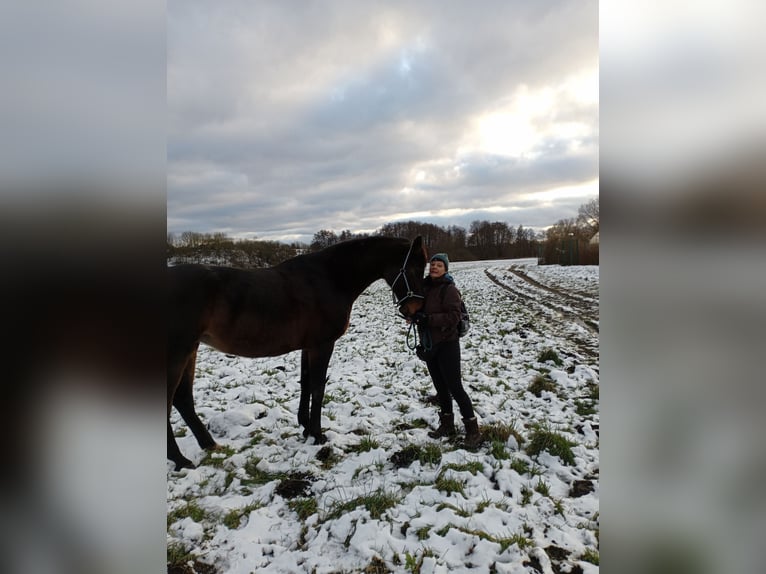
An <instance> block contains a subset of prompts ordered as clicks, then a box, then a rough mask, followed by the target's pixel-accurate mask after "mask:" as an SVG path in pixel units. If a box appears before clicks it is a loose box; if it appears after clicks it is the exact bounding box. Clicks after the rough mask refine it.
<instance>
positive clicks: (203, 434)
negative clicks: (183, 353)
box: [173, 349, 218, 450]
mask: <svg viewBox="0 0 766 574" xmlns="http://www.w3.org/2000/svg"><path fill="white" fill-rule="evenodd" d="M196 364H197V350H196V349H195V350H194V352H193V353H192V354H191V356H190V357H189V360H188V361H187V362H186V366H185V368H184V371H183V374H182V375H181V382H180V384H179V385H178V389H177V390H176V393H175V397H174V398H173V406H175V408H177V409H178V412H179V413H181V416H182V417H183V419H184V421H186V424H187V425H189V429H190V430H191V431H192V433H193V434H194V438H196V439H197V443H198V444H199V445H200V447H202V448H204V449H207V450H210V449H214V448H216V447H218V445H217V444H216V442H215V440H213V437H212V436H210V432H209V431H208V430H207V428H205V425H204V423H203V422H202V421H201V420H200V418H199V416H198V415H197V411H196V410H195V409H194V394H193V390H192V387H193V385H194V368H195V366H196Z"/></svg>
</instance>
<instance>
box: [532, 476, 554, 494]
mask: <svg viewBox="0 0 766 574" xmlns="http://www.w3.org/2000/svg"><path fill="white" fill-rule="evenodd" d="M535 491H536V492H539V493H540V494H542V495H543V496H550V495H551V489H550V487H549V486H548V484H547V483H546V482H544V481H543V479H542V478H538V479H537V484H536V485H535Z"/></svg>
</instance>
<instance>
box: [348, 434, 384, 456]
mask: <svg viewBox="0 0 766 574" xmlns="http://www.w3.org/2000/svg"><path fill="white" fill-rule="evenodd" d="M379 446H380V443H379V442H378V441H376V440H375V439H374V438H372V437H371V436H365V437H362V440H360V441H359V444H357V445H354V446H351V447H349V448H348V452H354V453H360V452H369V451H371V450H375V449H376V448H378V447H379Z"/></svg>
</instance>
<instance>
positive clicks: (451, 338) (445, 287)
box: [410, 253, 481, 448]
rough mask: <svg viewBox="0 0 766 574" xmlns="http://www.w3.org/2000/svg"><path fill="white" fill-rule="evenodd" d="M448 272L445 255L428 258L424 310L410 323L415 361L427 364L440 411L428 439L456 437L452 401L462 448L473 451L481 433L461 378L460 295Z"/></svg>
mask: <svg viewBox="0 0 766 574" xmlns="http://www.w3.org/2000/svg"><path fill="white" fill-rule="evenodd" d="M448 271H449V257H448V256H447V254H446V253H437V254H436V255H434V256H433V257H431V261H430V262H429V272H428V276H427V277H426V278H425V281H424V286H423V288H424V292H425V301H424V304H423V308H422V310H421V311H418V312H417V313H416V314H415V315H413V316H412V318H411V319H410V320H411V321H412V322H413V323H415V324H416V325H417V328H418V334H419V335H420V346H419V348H418V357H420V358H421V359H423V360H424V361H425V362H426V366H427V367H428V373H429V374H430V375H431V379H432V380H433V383H434V387H436V398H437V400H438V402H439V407H440V408H441V413H440V414H439V422H440V424H439V428H437V429H436V430H435V431H432V432H429V433H428V436H430V437H431V438H441V437H443V436H446V437H454V436H455V434H456V432H455V416H454V414H453V412H452V400H453V399H454V400H455V402H457V405H458V408H459V409H460V414H461V415H462V417H463V423H464V424H465V433H466V436H465V446H466V447H468V448H475V447H477V446H479V445H480V444H481V433H480V432H479V424H478V421H477V420H476V415H475V414H474V412H473V404H472V403H471V399H470V398H469V397H468V395H467V394H466V392H465V389H464V388H463V382H462V379H461V375H460V339H459V337H458V332H457V324H458V323H459V322H460V316H461V312H460V301H461V299H460V292H459V291H458V290H457V287H455V281H454V279H453V278H452V276H451V275H450V274H449V273H448Z"/></svg>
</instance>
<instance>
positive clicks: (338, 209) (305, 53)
mask: <svg viewBox="0 0 766 574" xmlns="http://www.w3.org/2000/svg"><path fill="white" fill-rule="evenodd" d="M167 42H168V54H167V59H168V60H167V62H168V64H167V65H168V79H167V82H168V83H167V93H168V110H169V127H168V166H167V167H168V179H167V185H168V231H169V232H182V231H187V230H188V231H199V232H214V231H221V232H224V233H227V234H228V235H230V236H234V237H257V238H260V239H275V240H281V241H292V240H301V241H310V239H311V237H312V235H313V234H314V233H315V232H316V231H318V230H320V229H332V230H335V231H341V230H344V229H350V230H352V231H354V232H372V231H374V230H375V229H376V228H379V227H380V226H381V225H383V224H385V223H389V222H392V221H401V220H407V219H416V220H419V221H427V222H431V223H435V224H438V225H443V226H447V225H460V226H462V227H465V228H466V229H467V228H468V227H469V225H470V223H471V221H473V220H476V219H488V220H490V221H505V222H507V223H508V224H510V225H513V226H516V225H519V224H522V225H524V226H525V227H536V228H543V227H546V226H549V225H551V224H553V223H555V222H556V221H557V220H559V219H561V218H565V217H574V216H576V214H577V208H578V207H579V206H580V205H581V204H583V203H585V202H587V201H588V200H589V199H591V198H593V197H595V196H596V195H597V194H598V7H597V3H596V2H589V1H585V2H584V1H582V0H573V1H566V0H562V1H548V2H526V1H523V2H514V1H508V0H500V1H496V2H495V1H480V2H444V1H434V2H424V1H420V2H370V1H366V2H358V1H356V0H349V1H341V0H332V1H329V2H249V1H248V2H225V3H224V2H193V1H188V0H184V1H178V0H170V1H169V2H168V28H167Z"/></svg>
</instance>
